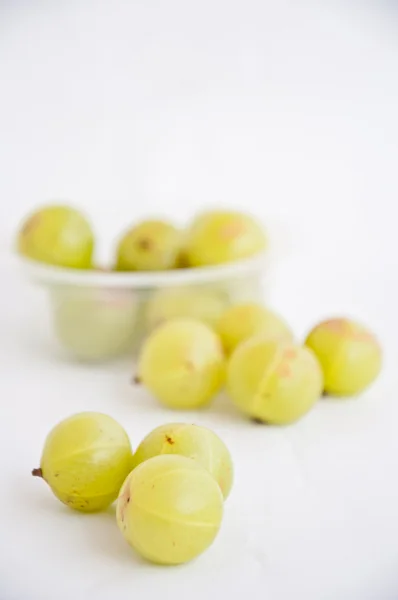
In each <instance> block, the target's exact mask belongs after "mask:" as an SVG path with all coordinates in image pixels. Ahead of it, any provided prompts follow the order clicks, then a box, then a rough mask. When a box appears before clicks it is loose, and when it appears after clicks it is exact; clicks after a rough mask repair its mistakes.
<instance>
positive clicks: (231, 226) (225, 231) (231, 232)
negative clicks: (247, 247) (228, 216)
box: [221, 221, 245, 240]
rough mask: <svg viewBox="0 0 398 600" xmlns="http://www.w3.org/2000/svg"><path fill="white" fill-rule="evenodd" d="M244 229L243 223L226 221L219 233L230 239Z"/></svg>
mask: <svg viewBox="0 0 398 600" xmlns="http://www.w3.org/2000/svg"><path fill="white" fill-rule="evenodd" d="M244 231H245V226H244V224H243V223H239V222H236V221H235V222H232V223H228V225H225V226H224V227H223V228H222V231H221V235H222V237H223V238H224V239H226V240H231V239H233V238H235V237H238V236H239V235H241V234H242V233H243V232H244Z"/></svg>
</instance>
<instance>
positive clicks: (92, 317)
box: [51, 286, 138, 362]
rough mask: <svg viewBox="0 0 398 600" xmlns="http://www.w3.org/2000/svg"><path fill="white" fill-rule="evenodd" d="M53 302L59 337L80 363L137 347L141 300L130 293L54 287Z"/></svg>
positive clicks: (55, 329)
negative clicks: (138, 314) (136, 336)
mask: <svg viewBox="0 0 398 600" xmlns="http://www.w3.org/2000/svg"><path fill="white" fill-rule="evenodd" d="M51 302H52V306H53V325H54V332H55V335H56V338H57V340H58V342H59V343H60V344H61V345H62V347H63V348H64V349H65V350H66V351H67V352H68V354H70V355H71V356H73V357H74V358H76V359H77V360H80V361H86V362H87V361H89V362H90V361H94V362H95V361H103V360H108V359H112V358H114V357H118V356H122V355H124V354H127V353H128V352H130V351H132V349H133V348H134V335H135V326H136V321H137V309H138V301H137V299H136V297H135V295H134V293H133V292H132V291H131V290H123V289H122V290H119V289H101V288H98V289H97V288H79V287H75V286H55V287H54V288H53V289H52V290H51Z"/></svg>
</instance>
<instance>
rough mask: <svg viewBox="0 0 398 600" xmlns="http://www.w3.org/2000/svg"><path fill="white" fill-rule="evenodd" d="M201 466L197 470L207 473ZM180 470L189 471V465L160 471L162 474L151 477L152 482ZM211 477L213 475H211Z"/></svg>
mask: <svg viewBox="0 0 398 600" xmlns="http://www.w3.org/2000/svg"><path fill="white" fill-rule="evenodd" d="M163 456H167V455H165V454H163ZM175 456H182V454H176V455H175ZM185 458H187V460H192V459H190V458H188V457H185ZM145 462H146V461H144V462H143V463H140V464H141V465H143V464H145ZM195 463H196V464H198V465H199V463H197V462H196V461H195ZM139 466H140V465H138V467H139ZM199 467H200V468H199V469H195V470H197V471H199V472H200V471H201V470H202V471H204V472H205V473H207V471H206V469H204V468H203V467H202V466H201V465H199ZM134 471H135V469H134ZM134 471H133V472H134ZM179 471H189V467H188V466H187V467H177V468H176V469H172V470H171V471H166V472H165V473H160V475H157V476H156V477H154V478H153V479H151V483H153V482H154V481H158V479H162V478H163V477H166V475H172V474H173V473H178V472H179ZM207 474H208V473H207ZM210 477H211V475H210Z"/></svg>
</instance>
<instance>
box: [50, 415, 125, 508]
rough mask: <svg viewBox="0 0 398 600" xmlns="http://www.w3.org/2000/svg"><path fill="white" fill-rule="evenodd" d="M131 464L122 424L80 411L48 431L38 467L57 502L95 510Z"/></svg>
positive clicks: (114, 494) (114, 492) (116, 488)
mask: <svg viewBox="0 0 398 600" xmlns="http://www.w3.org/2000/svg"><path fill="white" fill-rule="evenodd" d="M131 465H132V451H131V445H130V440H129V438H128V436H127V433H126V432H125V431H124V429H123V428H122V427H121V425H119V423H117V422H116V421H115V420H114V419H112V418H111V417H109V416H108V415H104V414H102V413H96V412H85V413H78V414H75V415H72V416H71V417H68V418H67V419H64V420H63V421H61V422H60V423H58V425H56V426H55V427H54V428H53V429H52V430H51V431H50V433H49V435H48V436H47V439H46V441H45V444H44V449H43V453H42V457H41V462H40V469H41V476H42V477H43V479H45V481H46V482H47V483H48V485H49V486H50V488H51V490H52V492H53V493H54V495H55V496H56V497H57V498H58V499H59V500H61V502H63V503H64V504H66V505H67V506H69V507H70V508H73V509H75V510H78V511H81V512H95V511H99V510H103V509H105V508H107V507H108V506H109V505H110V504H111V503H112V502H113V501H114V500H116V498H117V496H118V494H119V491H120V487H121V485H122V483H123V481H124V479H125V478H126V476H127V475H128V473H129V472H130V470H131Z"/></svg>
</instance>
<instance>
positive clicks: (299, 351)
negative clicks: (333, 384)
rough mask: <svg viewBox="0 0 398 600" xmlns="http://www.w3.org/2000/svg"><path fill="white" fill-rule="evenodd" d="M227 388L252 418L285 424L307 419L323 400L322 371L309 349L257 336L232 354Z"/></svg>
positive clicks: (238, 404) (236, 402) (237, 403)
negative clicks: (321, 399)
mask: <svg viewBox="0 0 398 600" xmlns="http://www.w3.org/2000/svg"><path fill="white" fill-rule="evenodd" d="M227 389H228V392H229V394H230V396H231V398H232V400H233V402H234V403H235V404H236V406H237V407H238V408H239V409H240V410H242V411H243V412H244V413H246V414H247V415H249V416H250V417H252V418H254V419H258V420H260V421H263V422H265V423H269V424H275V425H285V424H289V423H294V422H295V421H297V420H298V419H300V418H301V417H302V416H304V415H305V414H306V413H307V412H308V411H309V410H310V409H311V408H312V407H313V406H314V404H315V403H316V401H317V400H318V399H319V398H320V396H321V394H322V390H323V376H322V370H321V367H320V364H319V362H318V360H317V358H316V357H315V355H314V354H313V352H312V351H311V350H309V349H308V348H304V347H300V346H295V345H293V344H289V343H284V342H278V341H275V340H269V339H267V338H265V339H264V338H262V337H261V336H258V337H253V338H250V339H249V340H247V341H246V342H243V343H242V344H241V345H240V346H238V348H237V349H236V350H235V352H234V353H233V354H232V356H231V359H230V361H229V364H228V371H227Z"/></svg>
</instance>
